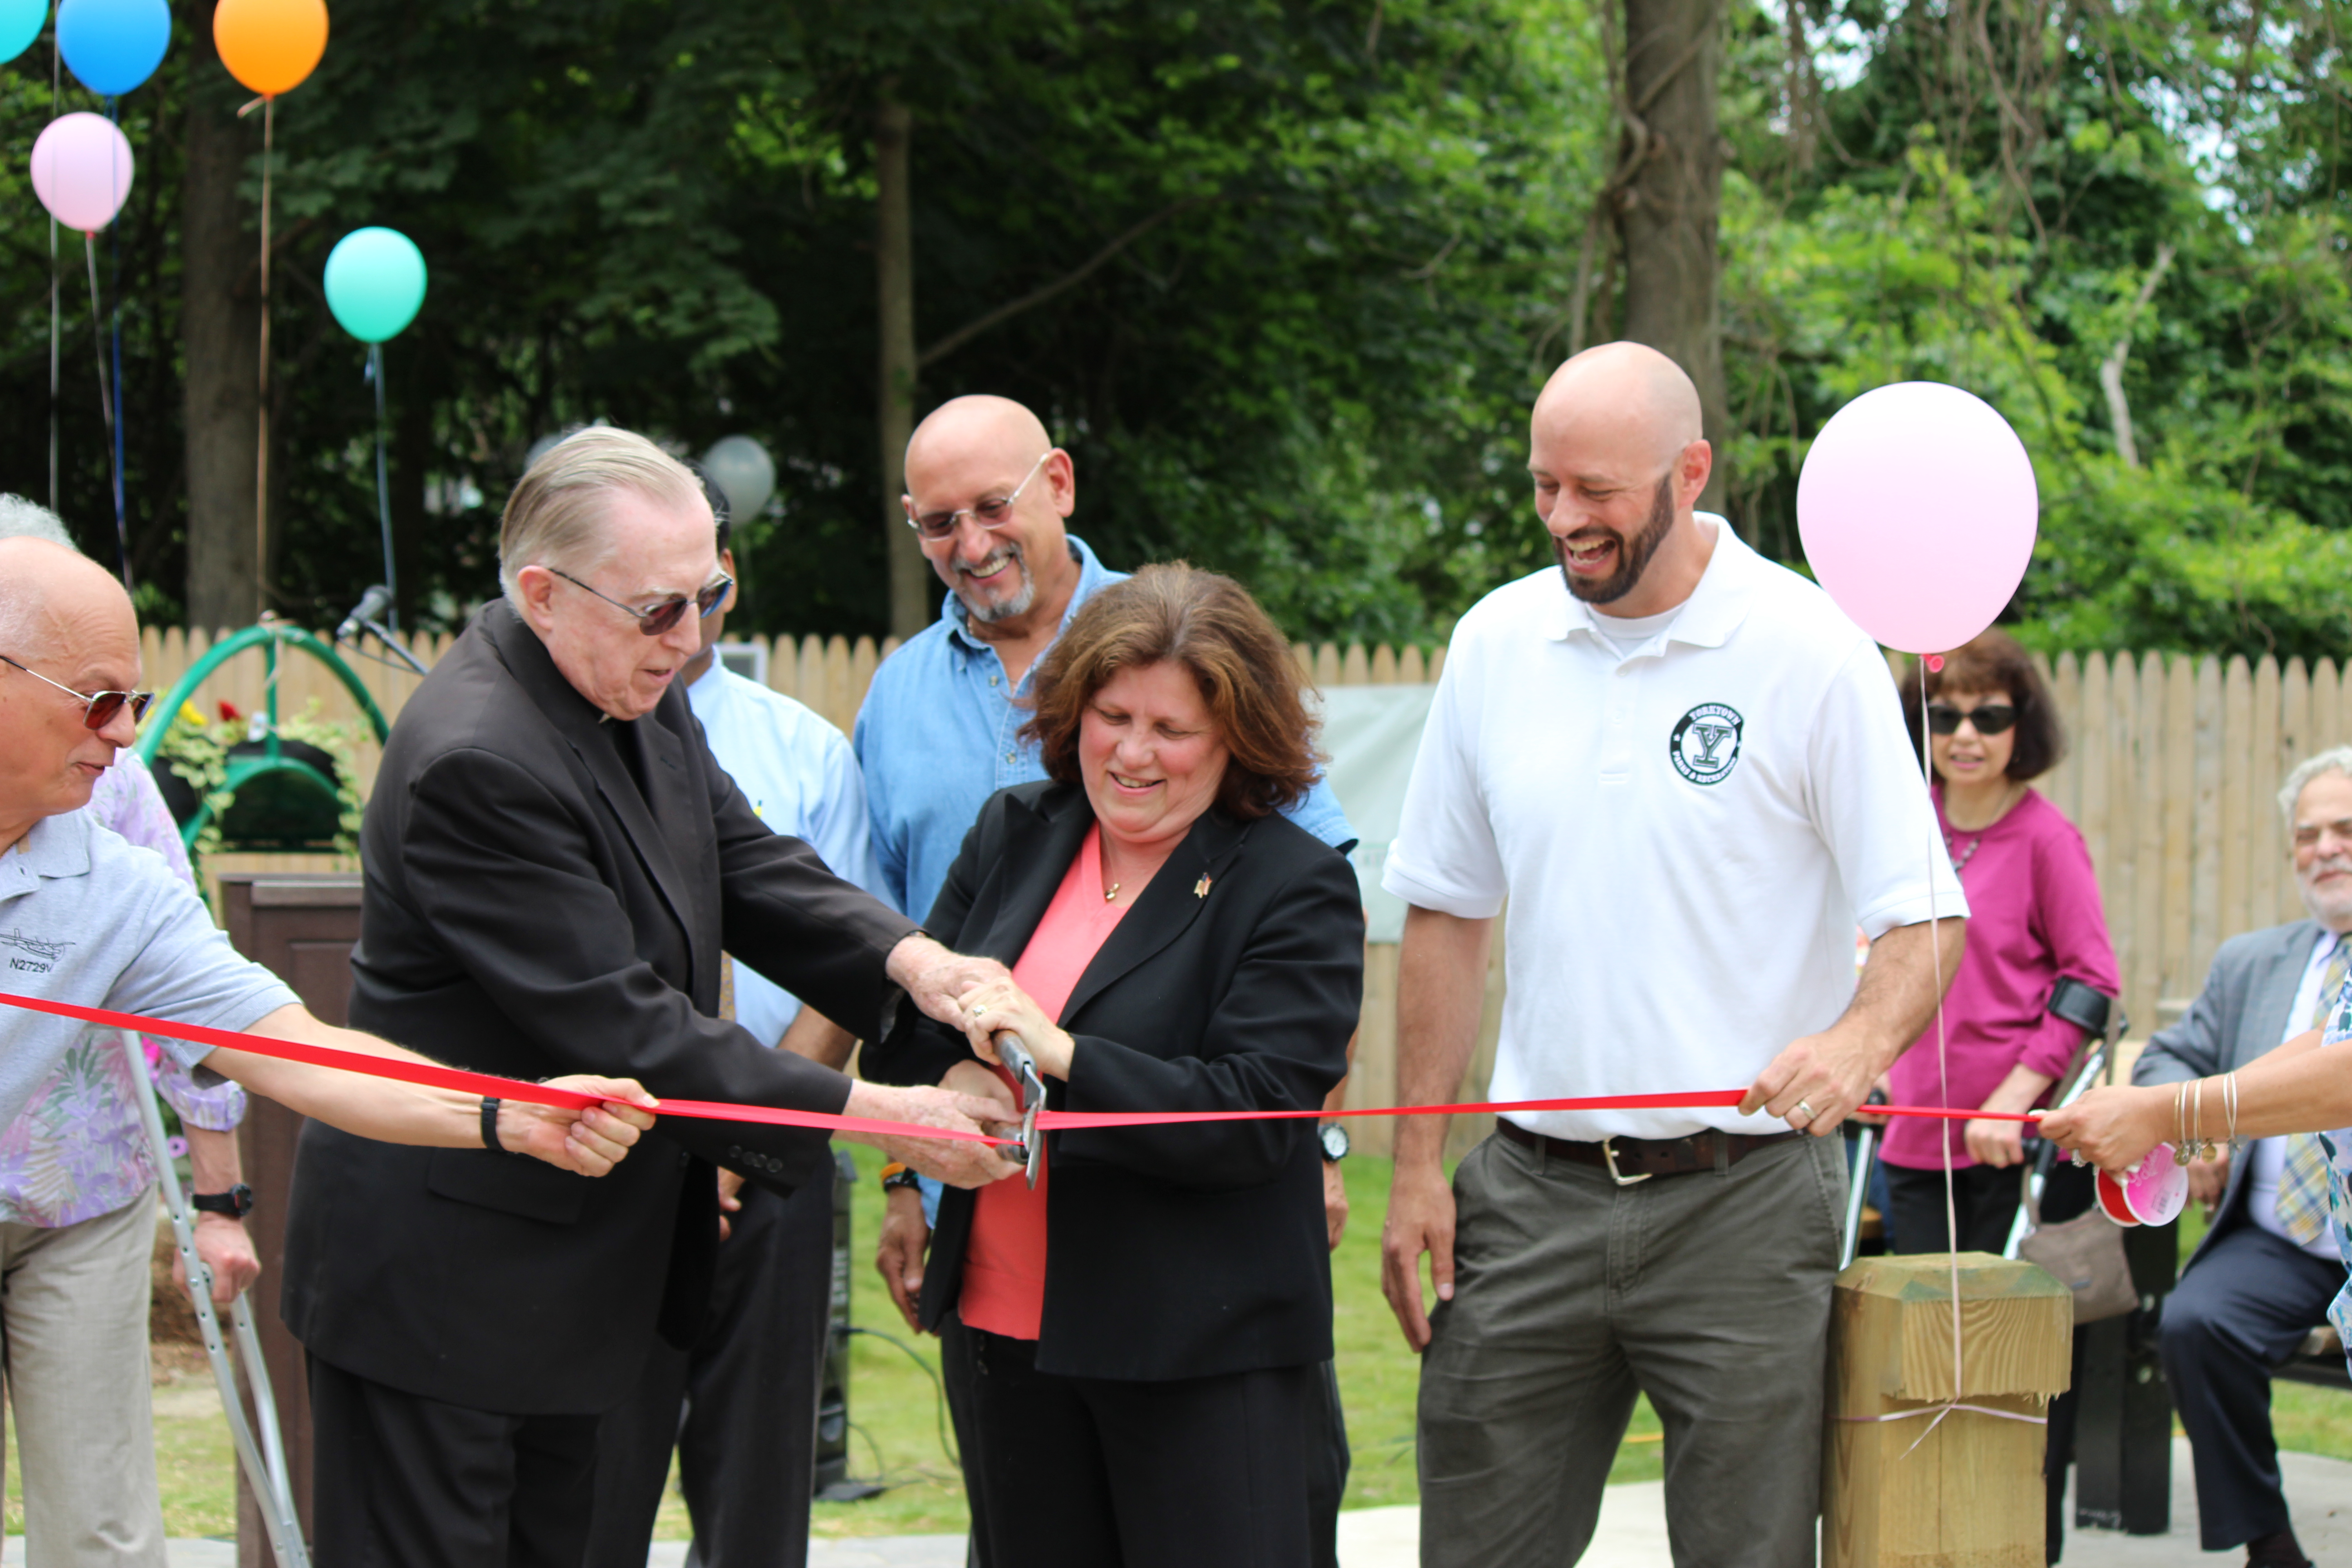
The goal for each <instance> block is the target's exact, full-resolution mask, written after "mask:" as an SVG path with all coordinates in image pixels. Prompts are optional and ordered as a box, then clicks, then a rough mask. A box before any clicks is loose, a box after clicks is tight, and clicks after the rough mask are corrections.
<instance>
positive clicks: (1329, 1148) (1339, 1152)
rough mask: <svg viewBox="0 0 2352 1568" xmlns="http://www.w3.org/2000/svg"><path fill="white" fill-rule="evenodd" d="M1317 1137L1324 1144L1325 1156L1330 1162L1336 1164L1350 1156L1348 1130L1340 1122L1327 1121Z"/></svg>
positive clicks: (1317, 1140)
mask: <svg viewBox="0 0 2352 1568" xmlns="http://www.w3.org/2000/svg"><path fill="white" fill-rule="evenodd" d="M1315 1139H1316V1142H1318V1143H1320V1144H1322V1145H1323V1158H1324V1160H1325V1161H1326V1162H1328V1163H1330V1164H1334V1165H1336V1164H1338V1163H1339V1162H1340V1161H1342V1160H1344V1159H1346V1158H1347V1157H1348V1130H1347V1129H1346V1128H1345V1127H1342V1126H1340V1125H1339V1123H1338V1122H1336V1121H1326V1122H1325V1123H1324V1124H1323V1125H1322V1127H1321V1128H1320V1129H1319V1130H1318V1131H1317V1132H1316V1134H1315Z"/></svg>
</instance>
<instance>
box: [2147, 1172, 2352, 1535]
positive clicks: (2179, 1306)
mask: <svg viewBox="0 0 2352 1568" xmlns="http://www.w3.org/2000/svg"><path fill="white" fill-rule="evenodd" d="M2240 1206H2241V1207H2242V1206H2243V1205H2240ZM2343 1287H2344V1266H2343V1265H2342V1264H2340V1263H2329V1262H2326V1261H2325V1260H2323V1259H2321V1258H2314V1257H2313V1256H2312V1255H2311V1254H2309V1253H2308V1252H2305V1251H2304V1250H2303V1249H2302V1248H2300V1247H2294V1246H2291V1245H2290V1244H2288V1243H2287V1242H2284V1241H2282V1240H2281V1239H2279V1238H2278V1237H2275V1236H2273V1235H2272V1234H2271V1233H2270V1232H2268V1231H2266V1230H2264V1229H2263V1228H2262V1227H2261V1226H2258V1225H2255V1224H2253V1223H2252V1222H2251V1221H2243V1222H2241V1223H2240V1224H2237V1225H2233V1226H2231V1227H2230V1229H2229V1230H2228V1232H2226V1233H2225V1234H2224V1235H2222V1236H2221V1237H2218V1238H2216V1239H2215V1241H2214V1242H2213V1244H2212V1245H2211V1246H2210V1247H2207V1248H2206V1249H2205V1252H2204V1256H2202V1257H2200V1258H2198V1259H2197V1262H2196V1265H2195V1266H2194V1267H2193V1268H2190V1269H2189V1271H2188V1272H2187V1273H2185V1274H2183V1275H2182V1276H2181V1277H2180V1283H2179V1286H2177V1287H2176V1288H2175V1289H2174V1290H2173V1292H2172V1294H2171V1295H2169V1296H2168V1297H2166V1298H2165V1300H2164V1322H2163V1325H2162V1327H2161V1328H2160V1329H2159V1330H2158V1335H2159V1339H2158V1345H2159V1348H2160V1349H2161V1351H2162V1352H2163V1355H2164V1375H2165V1378H2166V1380H2167V1381H2168V1382H2169V1383H2170V1384H2172V1400H2173V1406H2174V1408H2175V1409H2177V1410H2179V1413H2180V1425H2181V1426H2182V1427H2183V1428H2184V1429H2185V1430H2186V1431H2187V1432H2188V1434H2189V1453H2190V1455H2191V1456H2192V1457H2193V1458H2194V1459H2195V1461H2196V1467H2197V1523H2198V1531H2199V1533H2200V1535H2201V1536H2202V1537H2203V1542H2202V1544H2203V1546H2204V1548H2205V1550H2206V1551H2208V1552H2221V1551H2223V1550H2225V1549H2227V1548H2229V1547H2232V1546H2242V1545H2243V1544H2244V1543H2246V1542H2249V1541H2255V1540H2259V1539H2260V1538H2261V1537H2263V1536H2265V1535H2271V1534H2274V1533H2276V1532H2277V1531H2282V1530H2285V1529H2287V1528H2288V1523H2287V1510H2286V1494H2285V1493H2284V1492H2283V1491H2281V1490H2280V1489H2279V1468H2278V1443H2277V1441H2276V1440H2275V1439H2274V1438H2273V1436H2272V1435H2271V1369H2272V1368H2273V1367H2274V1366H2276V1365H2278V1364H2279V1363H2281V1362H2283V1361H2284V1360H2286V1358H2287V1357H2288V1356H2289V1355H2291V1354H2293V1353H2294V1349H2295V1347H2296V1346H2297V1345H2299V1344H2300V1343H2302V1342H2303V1336H2304V1335H2305V1334H2306V1333H2308V1332H2310V1331H2311V1330H2312V1329H2314V1328H2315V1327H2317V1326H2318V1325H2319V1324H2320V1323H2321V1322H2323V1321H2326V1316H2327V1303H2328V1302H2329V1300H2332V1299H2333V1298H2334V1297H2335V1295H2336V1291H2338V1290H2339V1289H2343Z"/></svg>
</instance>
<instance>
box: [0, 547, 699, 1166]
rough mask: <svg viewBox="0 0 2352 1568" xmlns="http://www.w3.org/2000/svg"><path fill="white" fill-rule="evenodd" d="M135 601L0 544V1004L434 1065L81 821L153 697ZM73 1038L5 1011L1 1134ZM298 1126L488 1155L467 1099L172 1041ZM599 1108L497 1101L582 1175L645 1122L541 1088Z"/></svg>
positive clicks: (527, 1139)
mask: <svg viewBox="0 0 2352 1568" xmlns="http://www.w3.org/2000/svg"><path fill="white" fill-rule="evenodd" d="M139 675H140V663H139V627H138V623H137V621H136V619H135V618H134V617H133V616H132V614H131V597H130V595H127V594H125V593H124V592H123V591H122V586H121V584H119V583H117V582H115V581H114V579H113V578H111V577H110V576H108V575H107V574H106V573H105V571H104V570H103V569H102V568H100V567H99V566H97V565H95V564H93V563H91V562H89V561H87V560H85V559H83V558H82V557H81V556H79V555H77V554H75V553H74V552H72V551H70V550H67V549H63V548H61V547H60V546H58V545H55V544H51V543H49V542H47V541H45V540H37V539H8V540H0V956H5V962H6V967H5V970H0V991H5V992H8V993H13V994H16V995H20V996H26V997H30V998H36V999H40V1000H47V1001H54V1002H62V1003H68V1004H71V1005H79V1006H87V1007H106V1008H111V1009H113V1010H116V1011H119V1012H126V1013H137V1014H142V1015H146V1016H155V1017H163V1018H168V1019H171V1020H173V1021H174V1022H177V1023H182V1024H192V1025H195V1026H200V1027H205V1028H212V1029H228V1030H235V1031H238V1032H242V1033H251V1034H256V1035H261V1036H266V1037H274V1038H279V1039H288V1040H293V1041H296V1042H298V1043H300V1044H304V1045H314V1046H327V1047H334V1048H336V1049H340V1050H346V1051H356V1052H360V1053H362V1054H363V1055H368V1056H379V1057H390V1058H400V1059H403V1060H407V1061H424V1060H425V1059H427V1058H423V1057H420V1056H418V1055H416V1054H415V1052H413V1051H404V1050H403V1049H401V1048H400V1047H397V1046H394V1045H389V1044H387V1043H385V1042H384V1041H383V1040H379V1039H377V1038H375V1037H373V1036H370V1035H362V1034H360V1033H358V1032H357V1031H355V1030H352V1029H338V1028H333V1027H331V1026H328V1025H326V1024H322V1023H320V1021H319V1020H318V1019H317V1018H314V1017H312V1016H310V1013H309V1012H308V1011H307V1010H306V1009H304V1007H303V1006H302V1005H301V1004H300V1003H299V1001H297V1000H296V998H295V996H294V994H293V993H292V992H290V991H289V990H288V989H287V988H286V987H285V985H284V984H281V983H280V982H279V981H278V977H277V976H275V975H273V974H271V973H269V972H268V970H266V969H263V968H262V967H261V966H260V965H258V964H257V963H251V962H249V961H248V960H247V959H245V958H243V957H241V956H239V955H238V953H237V952H236V950H235V949H233V948H231V947H230V946H229V944H228V939H227V937H226V936H225V935H223V934H222V933H221V931H219V929H218V928H216V927H215V925H214V924H213V922H212V920H211V918H210V917H209V916H208V915H207V914H206V913H205V907H204V905H203V904H202V903H201V902H200V901H198V900H197V898H196V896H195V894H194V892H192V891H190V890H189V889H188V888H187V887H186V886H185V885H184V883H182V882H181V881H179V880H178V879H176V878H174V877H173V875H172V873H171V870H170V869H169V868H167V867H166V866H165V865H164V864H163V859H162V858H160V857H159V856H157V855H155V854H153V853H152V851H149V850H144V849H134V848H132V847H131V846H130V845H128V844H126V843H124V842H123V841H122V840H121V838H119V837H116V836H115V835H114V834H112V833H110V832H108V831H107V830H106V829H104V828H102V827H99V826H96V825H95V824H93V823H91V822H90V821H89V818H88V817H87V816H84V815H83V813H82V809H81V808H82V807H83V806H84V805H88V804H89V795H90V791H91V789H92V788H93V787H94V786H95V785H96V784H97V783H98V778H99V775H100V773H104V772H105V771H106V770H107V768H108V767H109V766H110V765H111V764H112V763H113V761H114V754H115V752H116V751H118V750H119V749H121V747H124V746H128V745H129V744H130V743H131V740H132V738H133V734H132V732H133V730H134V728H135V726H136V724H137V722H138V716H139V714H140V713H141V712H142V711H143V710H145V708H146V706H147V703H148V701H149V700H150V697H151V696H152V693H147V692H141V691H138V690H135V689H134V688H136V687H137V685H138V684H139ZM84 1028H85V1026H83V1025H82V1024H80V1023H78V1022H76V1021H74V1020H72V1019H68V1018H62V1017H58V1016H52V1015H49V1014H45V1013H37V1012H31V1011H27V1010H25V1009H22V1008H18V1007H15V1006H11V1005H0V1120H5V1119H6V1118H9V1117H13V1116H15V1115H16V1113H17V1112H18V1111H19V1110H23V1109H24V1107H25V1103H26V1100H27V1099H28V1098H29V1097H30V1096H31V1095H32V1093H33V1091H34V1090H35V1089H37V1087H38V1086H39V1085H40V1084H41V1082H42V1081H43V1079H46V1078H47V1076H48V1073H49V1072H50V1070H51V1069H52V1068H55V1067H56V1066H57V1065H58V1061H59V1060H61V1059H62V1058H64V1056H65V1055H66V1053H67V1052H68V1051H69V1050H71V1049H72V1048H73V1047H74V1046H75V1045H76V1043H77V1042H78V1041H79V1039H80V1038H81V1037H82V1034H83V1031H84ZM172 1048H173V1055H174V1056H176V1057H177V1058H179V1059H180V1060H182V1061H183V1062H184V1063H186V1064H188V1065H189V1066H194V1065H195V1064H196V1063H198V1062H202V1063H203V1064H204V1065H205V1067H207V1068H211V1069H212V1070H213V1071H215V1072H217V1073H220V1074H221V1075H222V1076H224V1077H226V1078H232V1079H236V1080H237V1081H238V1082H240V1083H242V1084H244V1085H245V1086H246V1087H247V1089H252V1090H253V1091H255V1092H256V1093H258V1094H266V1095H268V1096H269V1098H270V1099H272V1100H278V1102H280V1103H281V1104H284V1105H287V1106H290V1107H292V1108H293V1109H294V1110H298V1111H299V1112H301V1113H302V1114H303V1115H305V1116H309V1117H312V1118H314V1119H316V1120H318V1121H325V1122H329V1123H331V1124H332V1125H334V1126H337V1127H341V1128H343V1129H344V1130H346V1131H351V1132H354V1133H357V1134H359V1135H360V1136H362V1137H366V1138H376V1139H382V1140H383V1141H385V1142H403V1143H415V1144H420V1145H424V1146H425V1147H430V1148H448V1149H478V1148H480V1147H482V1146H483V1137H482V1135H483V1114H482V1103H483V1102H482V1100H481V1099H480V1098H479V1097H478V1096H474V1095H466V1094H459V1093H457V1092H456V1091H454V1090H450V1089H428V1088H425V1087H424V1086H422V1085H418V1084H409V1083H399V1082H394V1081H392V1080H389V1079H376V1078H371V1077H365V1076H362V1075H359V1074H354V1073H348V1072H340V1071H337V1070H335V1069H333V1068H320V1067H311V1066H308V1065H306V1064H303V1063H300V1062H289V1061H282V1060H279V1059H278V1058H274V1057H266V1056H259V1055H256V1054H254V1053H251V1052H247V1051H239V1050H231V1049H228V1048H226V1047H217V1048H215V1047H209V1046H201V1045H192V1044H187V1043H184V1042H173V1047H172ZM553 1081H557V1082H560V1083H561V1084H562V1086H563V1087H565V1088H569V1089H579V1090H581V1091H582V1092H583V1093H588V1094H595V1095H600V1096H604V1097H606V1098H607V1099H609V1100H612V1101H615V1102H619V1101H629V1102H633V1103H631V1104H628V1105H622V1104H618V1103H615V1104H611V1105H607V1106H604V1107H592V1108H591V1109H589V1110H583V1111H578V1112H574V1111H570V1110H556V1109H553V1108H551V1107H546V1106H537V1105H522V1104H517V1103H515V1102H513V1101H511V1100H509V1101H504V1102H501V1103H500V1104H499V1107H498V1109H497V1111H496V1116H497V1133H498V1138H499V1142H500V1143H502V1144H504V1145H505V1146H506V1147H507V1148H508V1149H509V1150H512V1151H515V1152H521V1153H528V1154H530V1155H533V1156H535V1157H536V1158H538V1159H541V1160H544V1161H546V1162H547V1163H550V1164H551V1165H556V1166H559V1167H561V1168H562V1169H565V1170H570V1171H576V1172H579V1173H582V1174H584V1175H592V1176H597V1175H603V1174H604V1173H605V1172H607V1171H609V1170H611V1169H612V1168H613V1166H614V1164H615V1163H618V1162H619V1161H620V1160H621V1159H622V1158H623V1157H624V1156H625V1155H626V1154H627V1152H628V1150H629V1147H630V1145H632V1144H634V1143H635V1142H636V1139H637V1133H638V1131H640V1130H641V1129H644V1128H647V1127H650V1126H652V1125H653V1117H652V1116H651V1115H650V1114H649V1113H648V1112H647V1111H646V1110H638V1109H636V1107H637V1106H646V1107H651V1106H652V1105H653V1104H654V1100H653V1098H652V1097H651V1096H650V1095H647V1094H646V1092H645V1090H644V1089H641V1088H639V1087H638V1086H637V1085H636V1084H635V1083H634V1082H632V1081H630V1080H628V1079H609V1078H601V1077H582V1078H572V1079H560V1080H553Z"/></svg>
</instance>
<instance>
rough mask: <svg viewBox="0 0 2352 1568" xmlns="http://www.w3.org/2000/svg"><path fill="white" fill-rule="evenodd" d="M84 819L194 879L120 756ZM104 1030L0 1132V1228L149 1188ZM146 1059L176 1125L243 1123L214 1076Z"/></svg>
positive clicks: (151, 1048) (116, 1057)
mask: <svg viewBox="0 0 2352 1568" xmlns="http://www.w3.org/2000/svg"><path fill="white" fill-rule="evenodd" d="M88 809H89V815H90V818H91V820H92V821H94V822H96V823H98V824H99V825H100V826H105V827H110V828H112V829H113V830H114V831H115V832H116V833H119V834H121V836H122V837H124V838H126V839H128V840H129V841H130V842H131V843H132V844H133V845H136V846H138V847H141V848H143V849H152V850H153V851H155V852H156V853H157V854H159V855H161V856H163V858H164V859H165V860H167V861H169V862H170V863H171V866H172V868H173V870H175V871H177V872H178V873H179V874H180V875H181V877H182V878H183V879H185V880H186V881H187V882H188V884H189V885H190V886H191V887H193V886H194V885H195V877H194V873H193V872H192V871H191V870H190V868H189V866H188V856H187V852H186V850H184V848H182V847H181V845H180V829H179V825H178V824H176V823H174V822H173V820H172V813H171V809H170V808H169V807H167V806H166V805H164V804H163V795H162V794H161V793H159V792H158V791H157V790H156V788H155V780H154V778H153V776H152V774H150V773H148V771H147V769H146V768H145V767H144V766H143V765H142V763H140V761H139V759H138V758H137V757H135V756H133V755H132V754H131V753H130V752H121V753H118V755H117V756H116V758H115V763H114V765H113V766H112V767H110V768H109V769H107V770H106V772H105V773H102V774H100V776H99V781H98V787H97V788H96V789H95V790H93V791H92V792H91V794H90V800H89V808H88ZM120 1042H121V1037H120V1036H119V1035H117V1034H116V1033H115V1032H114V1031H113V1030H111V1029H99V1028H92V1029H89V1030H88V1031H86V1032H85V1033H84V1034H83V1035H82V1037H81V1039H80V1040H79V1042H78V1043H77V1044H76V1045H75V1047H74V1048H73V1050H72V1051H71V1052H70V1053H69V1054H68V1056H67V1058H66V1059H65V1060H64V1061H62V1062H60V1063H59V1064H58V1068H57V1070H56V1071H55V1072H53V1073H51V1074H50V1075H49V1078H48V1081H47V1082H46V1083H44V1084H43V1085H42V1086H41V1087H40V1088H39V1089H37V1090H36V1091H35V1093H34V1095H33V1099H32V1102H31V1103H30V1104H29V1105H27V1106H26V1108H25V1110H24V1112H23V1113H22V1114H21V1115H19V1116H18V1117H17V1118H16V1121H12V1122H10V1123H9V1124H8V1126H7V1128H6V1130H5V1131H0V1222H14V1223H16V1224H18V1225H30V1226H41V1227H43V1228H54V1227H56V1226H68V1225H74V1224H77V1223H79V1221H82V1220H86V1219H95V1218H97V1217H98V1216H99V1215H105V1214H112V1213H114V1212H115V1211H116V1210H117V1209H120V1208H121V1207H122V1206H123V1205H126V1204H130V1203H132V1202H135V1201H136V1200H137V1199H138V1198H139V1196H140V1195H141V1194H143V1193H145V1192H146V1191H147V1189H148V1188H150V1187H152V1186H153V1185H154V1184H155V1164H154V1161H153V1159H152V1157H151V1156H150V1154H149V1153H148V1150H147V1135H146V1132H145V1131H143V1130H142V1128H141V1126H140V1124H139V1109H138V1105H139V1102H138V1101H137V1100H133V1099H132V1098H131V1097H132V1096H133V1095H135V1094H137V1093H139V1092H140V1089H139V1086H138V1083H137V1081H136V1080H135V1079H133V1078H132V1077H131V1064H130V1063H129V1062H128V1061H127V1060H125V1059H124V1058H123V1054H122V1047H121V1043H120ZM146 1048H147V1060H148V1062H149V1064H150V1068H151V1070H152V1071H153V1072H154V1074H155V1081H156V1084H157V1086H158V1087H159V1088H161V1089H163V1098H164V1099H165V1100H169V1101H171V1103H172V1108H173V1110H176V1111H178V1112H179V1113H180V1121H181V1122H182V1124H183V1125H184V1126H188V1127H198V1128H204V1129H205V1130H207V1131H215V1132H226V1131H231V1130H232V1129H234V1128H235V1127H236V1124H237V1123H238V1122H240V1121H244V1120H245V1091H244V1090H243V1089H239V1088H237V1086H236V1085H235V1084H233V1083H230V1082H228V1081H226V1079H218V1078H215V1077H214V1075H211V1074H207V1075H205V1076H206V1077H208V1078H213V1082H212V1083H211V1084H209V1085H201V1086H200V1085H199V1084H198V1083H197V1082H196V1081H195V1079H194V1077H193V1076H192V1075H191V1074H190V1072H189V1071H188V1069H187V1068H184V1067H182V1066H181V1065H180V1064H179V1063H178V1061H176V1060H175V1059H174V1058H173V1057H172V1055H171V1054H170V1053H169V1052H167V1051H163V1050H162V1049H161V1048H160V1047H157V1046H156V1044H155V1043H154V1042H153V1041H152V1040H151V1041H149V1042H147V1047H146Z"/></svg>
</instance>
